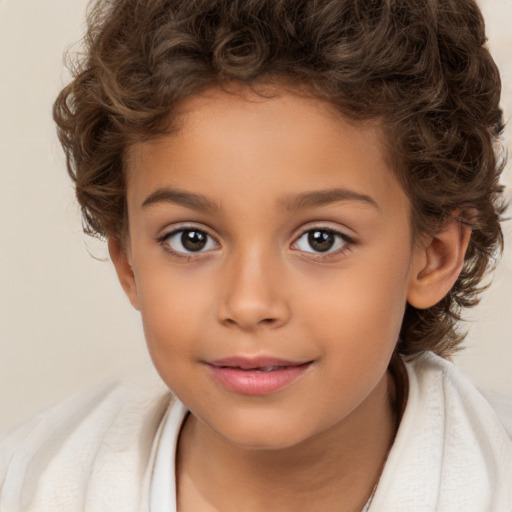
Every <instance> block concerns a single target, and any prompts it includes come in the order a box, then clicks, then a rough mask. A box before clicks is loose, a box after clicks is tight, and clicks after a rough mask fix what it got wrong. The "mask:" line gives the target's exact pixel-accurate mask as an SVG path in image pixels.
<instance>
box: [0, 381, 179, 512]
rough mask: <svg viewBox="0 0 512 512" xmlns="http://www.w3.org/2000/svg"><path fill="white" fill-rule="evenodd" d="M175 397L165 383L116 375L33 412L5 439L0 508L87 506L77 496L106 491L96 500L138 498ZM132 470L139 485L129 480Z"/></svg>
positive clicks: (0, 448)
mask: <svg viewBox="0 0 512 512" xmlns="http://www.w3.org/2000/svg"><path fill="white" fill-rule="evenodd" d="M171 402H172V397H171V394H170V392H169V391H168V390H167V388H165V386H164V385H163V384H160V383H157V382H155V381H151V380H145V379H136V380H130V381H118V382H112V383H108V384H102V385H101V386H97V387H95V388H94V389H92V390H89V391H88V392H86V393H82V394H80V395H77V396H75V397H73V398H71V399H69V400H66V401H65V402H63V403H61V404H59V405H57V406H56V407H53V408H51V409H49V410H48V411H46V412H44V413H42V414H40V415H38V416H37V417H35V418H33V419H32V420H31V421H29V422H28V423H27V424H25V425H23V426H21V427H20V428H19V429H17V430H16V431H14V432H13V433H12V434H10V435H8V436H7V437H6V438H5V439H3V440H2V442H1V443H0V510H5V511H9V512H14V511H18V510H20V511H21V510H23V511H28V510H37V511H41V512H43V511H45V510H71V511H72V510H75V508H76V509H77V510H78V509H80V510H81V509H82V508H83V505H80V506H79V505H78V504H79V503H82V504H83V503H84V502H86V501H87V500H90V499H93V500H94V499H96V498H94V496H100V495H102V494H103V495H104V496H105V497H104V498H102V500H103V501H104V503H103V502H102V503H98V504H97V506H98V508H99V509H101V510H111V509H110V508H108V495H109V493H110V494H112V493H117V494H118V495H120V496H123V499H124V500H126V502H127V503H128V502H130V503H134V502H136V501H137V499H138V496H136V494H137V493H139V492H140V488H141V485H140V480H142V479H143V478H144V475H145V472H146V469H147V465H148V463H149V459H150V455H151V449H152V444H153V440H154V438H155V435H156V432H157V429H158V427H159V424H160V422H161V420H162V418H163V416H164V414H165V411H166V410H167V409H168V407H169V404H170V403H171ZM134 478H137V479H138V480H139V482H138V483H139V485H136V486H131V487H133V488H131V487H130V482H131V481H133V479H134ZM120 482H122V487H123V489H120V488H119V486H120ZM100 491H101V492H100ZM105 493H106V494H105ZM116 499H117V498H116ZM36 504H37V505H36ZM117 505H118V506H121V508H120V509H123V507H122V503H119V502H117ZM101 507H103V508H101ZM120 509H119V510H120ZM128 509H129V508H126V509H125V510H128Z"/></svg>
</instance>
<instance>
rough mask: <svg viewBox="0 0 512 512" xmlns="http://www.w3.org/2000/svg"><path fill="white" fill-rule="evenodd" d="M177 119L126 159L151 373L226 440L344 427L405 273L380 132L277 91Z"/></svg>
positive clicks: (400, 309) (379, 350)
mask: <svg viewBox="0 0 512 512" xmlns="http://www.w3.org/2000/svg"><path fill="white" fill-rule="evenodd" d="M180 112H181V114H180V117H179V119H180V126H179V129H178V130H177V131H176V132H174V133H172V134H170V135H167V136H164V137H162V138H161V139H159V140H158V141H156V142H145V143H140V144H138V145H136V146H134V147H133V148H132V150H131V152H130V155H129V158H128V169H127V176H128V179H127V200H128V215H129V243H128V254H127V261H128V262H129V265H130V272H133V282H131V283H128V284H125V289H126V290H127V292H128V295H129V297H130V299H131V301H132V303H133V305H134V306H135V307H136V308H137V309H139V310H140V312H141V315H142V320H143V324H144V330H145V335H146V339H147V344H148V347H149V351H150V354H151V357H152V359H153V361H154V364H155V366H156V368H157V370H158V372H159V373H160V375H161V377H162V378H163V380H164V381H165V382H166V384H167V385H168V386H169V387H170V388H171V389H172V390H173V391H174V393H175V394H176V395H177V396H178V397H179V398H180V399H181V401H182V402H183V403H184V404H185V405H186V406H187V407H188V408H189V410H190V411H191V412H192V414H193V415H194V416H195V418H197V419H198V420H199V423H200V424H201V425H203V426H206V427H208V429H209V431H210V432H214V433H215V434H217V435H218V436H220V437H221V438H222V439H224V440H227V441H228V442H230V443H232V444H233V445H237V446H243V447H251V448H265V447H266V448H279V447H287V446H288V447H289V446H291V445H294V444H297V443H300V442H301V441H305V440H307V439H308V438H311V437H312V436H315V435H319V434H321V433H322V432H327V431H329V430H330V429H335V428H336V427H337V426H339V425H342V424H344V423H347V422H349V421H350V419H351V417H355V415H356V414H357V411H358V410H360V409H361V408H363V407H364V406H365V404H368V403H369V402H370V401H371V400H372V397H373V395H374V393H375V390H376V389H378V388H379V386H382V384H383V382H384V381H385V379H386V369H387V366H388V362H389V359H390V357H391V354H392V352H393V349H394V346H395V343H396V340H397V337H398V333H399V330H400V325H401V322H402V317H403V313H404V309H405V304H406V301H407V294H408V291H409V287H410V280H411V275H412V273H413V269H414V268H415V256H414V252H413V250H412V246H413V244H412V242H411V230H410V205H409V201H408V198H407V197H406V195H405V194H404V192H403V190H402V189H401V187H400V186H399V184H398V182H397V180H396V178H395V177H394V175H393V173H392V172H391V169H390V168H389V167H388V165H387V163H386V158H385V154H384V151H383V147H382V140H381V139H382V137H381V133H380V130H379V127H378V125H377V124H364V125H362V124H358V125H354V124H350V123H349V122H347V121H346V120H344V119H343V118H342V117H340V115H339V114H335V113H334V112H333V111H332V109H330V108H329V107H328V106H327V105H326V104H325V103H322V102H321V101H320V100H314V99H311V98H305V97H301V96H300V95H297V94H293V93H291V92H285V91H280V92H278V94H277V95H275V96H274V97H272V98H271V99H268V98H267V99H263V98H261V97H259V96H256V95H255V94H254V93H251V92H248V91H246V90H243V89H240V91H238V93H237V94H227V93H225V92H222V91H220V90H217V89H212V90H209V91H207V92H206V93H204V94H202V95H201V96H196V97H193V98H190V99H188V100H187V101H185V102H184V103H183V104H182V108H181V111H180ZM130 279H131V278H129V279H128V281H130Z"/></svg>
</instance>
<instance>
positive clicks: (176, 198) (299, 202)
mask: <svg viewBox="0 0 512 512" xmlns="http://www.w3.org/2000/svg"><path fill="white" fill-rule="evenodd" d="M337 201H358V202H361V203H364V204H367V205H369V206H372V207H373V208H375V209H376V210H380V208H379V205H378V204H377V202H376V201H375V199H373V198H372V197H371V196H369V195H366V194H361V193H359V192H356V191H354V190H350V189H346V188H332V189H327V190H315V191H311V192H305V193H302V194H299V195H297V196H290V197H285V198H283V199H281V200H280V201H279V203H280V205H281V206H282V207H283V208H284V209H285V210H288V211H296V210H301V209H304V208H315V207H319V206H325V205H327V204H330V203H335V202H337ZM165 203H171V204H176V205H179V206H184V207H185V208H190V209H192V210H199V211H206V212H216V211H219V210H220V207H219V205H218V204H217V203H215V202H214V201H211V200H210V199H208V198H207V197H205V196H203V195H201V194H195V193H193V192H185V191H184V190H179V189H173V188H168V187H165V188H159V189H157V190H155V191H154V192H152V193H151V194H150V195H149V196H148V197H147V198H146V199H145V200H144V202H143V203H142V208H143V209H145V208H148V207H150V206H153V205H157V204H165Z"/></svg>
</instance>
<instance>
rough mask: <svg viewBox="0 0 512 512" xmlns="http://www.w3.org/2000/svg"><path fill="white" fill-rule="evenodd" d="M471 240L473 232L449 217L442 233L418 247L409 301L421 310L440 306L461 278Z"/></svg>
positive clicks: (410, 284) (408, 296)
mask: <svg viewBox="0 0 512 512" xmlns="http://www.w3.org/2000/svg"><path fill="white" fill-rule="evenodd" d="M470 238H471V229H470V228H469V227H468V226H466V225H464V224H462V223H461V222H460V221H459V220H457V219H455V218H449V219H448V220H447V221H446V223H445V225H444V227H443V228H442V230H441V231H439V232H438V233H437V234H436V235H435V236H433V237H429V238H428V239H427V240H425V241H424V243H423V244H422V246H421V248H418V250H417V252H416V254H415V257H414V261H413V269H412V274H411V281H410V283H409V291H408V295H407V302H408V303H409V304H410V305H411V306H414V307H415V308H418V309H426V308H429V307H431V306H434V305H435V304H437V303H438V302H439V301H440V300H441V299H443V298H444V297H445V296H446V294H447V293H448V292H449V291H450V289H451V288H452V286H453V285H454V284H455V281H456V280H457V278H458V277H459V274H460V272H461V270H462V266H463V264H464V256H465V254H466V249H467V247H468V244H469V240H470Z"/></svg>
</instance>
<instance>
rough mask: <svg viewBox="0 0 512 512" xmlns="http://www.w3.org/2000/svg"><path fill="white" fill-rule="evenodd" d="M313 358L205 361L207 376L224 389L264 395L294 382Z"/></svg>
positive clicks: (237, 358)
mask: <svg viewBox="0 0 512 512" xmlns="http://www.w3.org/2000/svg"><path fill="white" fill-rule="evenodd" d="M312 363H313V361H306V362H296V361H285V360H283V359H275V358H255V359H248V358H239V357H234V358H227V359H218V360H216V361H211V362H207V363H206V367H207V368H208V370H209V372H210V374H211V376H212V377H213V378H214V380H215V381H217V383H219V384H220V385H221V386H222V387H224V388H225V389H227V390H229V391H232V392H234V393H239V394H244V395H253V396H254V395H268V394H271V393H275V392H277V391H281V390H283V389H284V388H287V387H289V386H290V385H291V384H293V383H294V382H295V381H297V380H298V379H299V378H300V377H301V376H302V375H304V373H305V372H306V371H307V370H308V368H309V367H310V366H311V364H312Z"/></svg>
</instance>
